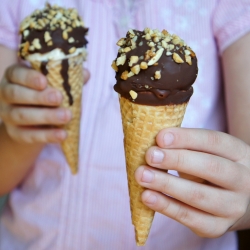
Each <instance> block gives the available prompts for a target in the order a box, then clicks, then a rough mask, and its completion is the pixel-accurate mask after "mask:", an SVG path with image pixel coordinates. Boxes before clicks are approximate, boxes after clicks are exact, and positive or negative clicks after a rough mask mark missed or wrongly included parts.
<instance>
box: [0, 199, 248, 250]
mask: <svg viewBox="0 0 250 250" xmlns="http://www.w3.org/2000/svg"><path fill="white" fill-rule="evenodd" d="M6 201H7V196H4V197H0V216H1V212H2V209H3V207H4V204H5V203H6ZM238 237H239V250H249V249H250V230H244V231H240V232H238ZM187 250H192V249H187ZM211 250H216V249H211Z"/></svg>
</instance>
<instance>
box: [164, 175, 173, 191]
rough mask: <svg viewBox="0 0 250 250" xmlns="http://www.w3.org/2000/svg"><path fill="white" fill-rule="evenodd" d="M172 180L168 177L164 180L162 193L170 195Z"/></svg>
mask: <svg viewBox="0 0 250 250" xmlns="http://www.w3.org/2000/svg"><path fill="white" fill-rule="evenodd" d="M171 185H172V184H171V178H168V176H167V177H166V178H165V179H164V182H163V184H162V192H163V193H164V194H167V193H169V189H170V187H171Z"/></svg>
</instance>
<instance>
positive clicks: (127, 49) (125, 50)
mask: <svg viewBox="0 0 250 250" xmlns="http://www.w3.org/2000/svg"><path fill="white" fill-rule="evenodd" d="M130 50H131V48H130V47H126V48H124V49H123V51H124V52H125V53H127V52H129V51H130Z"/></svg>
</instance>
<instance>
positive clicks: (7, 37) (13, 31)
mask: <svg viewBox="0 0 250 250" xmlns="http://www.w3.org/2000/svg"><path fill="white" fill-rule="evenodd" d="M18 5H19V1H18V0H15V1H12V0H1V1H0V44H1V45H4V46H6V47H8V48H10V49H14V50H17V48H18V43H19V36H18V30H19V20H18V17H19V14H18Z"/></svg>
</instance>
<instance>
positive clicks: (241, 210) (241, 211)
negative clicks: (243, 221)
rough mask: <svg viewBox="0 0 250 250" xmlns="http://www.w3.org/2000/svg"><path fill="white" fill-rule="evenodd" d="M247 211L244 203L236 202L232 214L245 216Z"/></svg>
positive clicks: (236, 216) (238, 216)
mask: <svg viewBox="0 0 250 250" xmlns="http://www.w3.org/2000/svg"><path fill="white" fill-rule="evenodd" d="M246 212H247V206H244V205H242V203H240V202H237V203H235V204H234V209H233V211H232V216H233V217H235V218H237V219H239V218H241V217H243V216H244V215H245V214H246Z"/></svg>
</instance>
